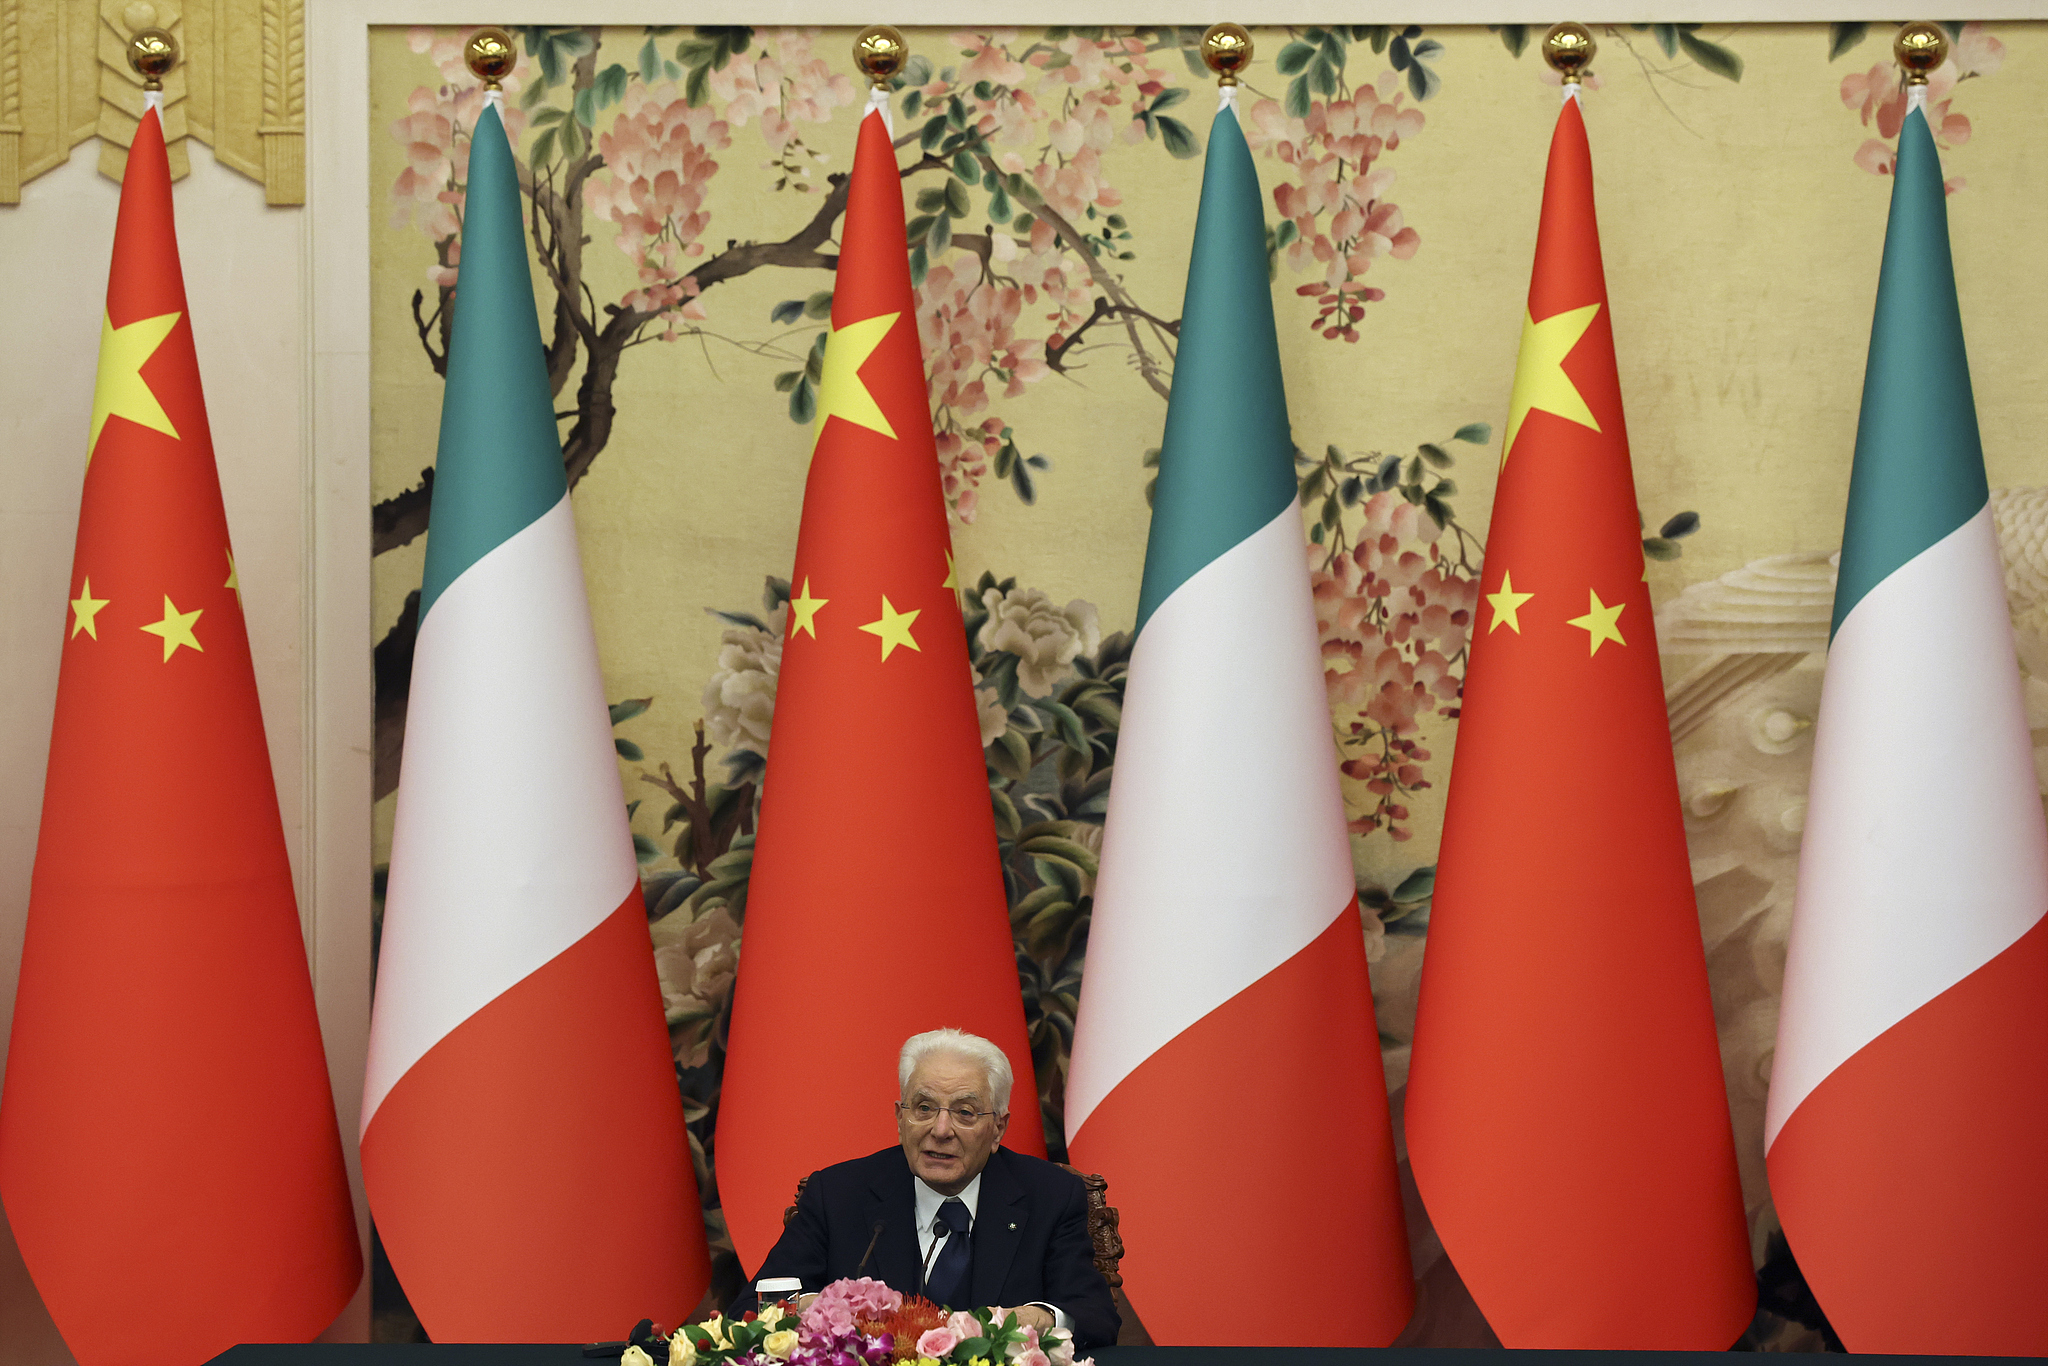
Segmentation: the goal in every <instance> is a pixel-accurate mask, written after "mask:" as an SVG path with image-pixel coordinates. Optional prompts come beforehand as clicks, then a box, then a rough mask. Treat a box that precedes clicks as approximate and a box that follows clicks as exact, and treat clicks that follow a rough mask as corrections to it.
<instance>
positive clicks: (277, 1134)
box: [0, 111, 362, 1366]
mask: <svg viewBox="0 0 2048 1366" xmlns="http://www.w3.org/2000/svg"><path fill="white" fill-rule="evenodd" d="M101 329H102V330H101V333H100V359H99V378H98V382H97V384H96V385H95V387H94V390H93V411H92V432H91V438H90V444H89V446H88V448H87V464H86V471H85V488H84V495H83V499H82V501H81V504H80V507H79V514H78V543H77V550H76V554H75V557H74V559H73V563H72V570H71V607H70V612H69V613H68V616H69V620H68V621H67V622H66V623H65V632H64V634H65V639H64V653H63V661H62V665H61V668H60V672H59V676H58V684H57V714H56V721H55V724H54V726H53V728H52V732H51V736H50V766H49V773H48V777H47V779H46V782H45V785H44V789H43V819H42V831H41V834H40V836H39V838H38V840H37V844H36V862H35V874H34V880H33V883H32V887H31V890H30V893H29V913H28V933H27V937H26V939H25V941H24V943H23V945H22V955H21V979H20V988H19V992H18V994H17V996H16V998H15V1006H14V1029H13V1034H12V1036H11V1038H10V1040H9V1044H8V1051H7V1081H6V1089H5V1092H4V1095H0V1197H4V1199H5V1200H6V1204H7V1217H8V1221H9V1222H10V1223H11V1224H12V1225H13V1228H14V1236H15V1239H16V1240H17V1241H18V1242H19V1244H20V1246H21V1254H22V1258H23V1260H24V1261H26V1263H27V1264H28V1270H29V1274H30V1275H31V1276H32V1277H33V1278H34V1280H35V1284H36V1288H37V1290H39V1291H40V1292H41V1294H42V1297H43V1302H44V1304H45V1305H47V1306H48V1308H49V1311H50V1316H51V1318H52V1319H54V1320H55V1321H56V1324H57V1328H58V1330H59V1331H60V1332H62V1333H63V1335H64V1340H65V1342H66V1344H67V1345H69V1347H70V1348H71V1350H72V1352H73V1354H74V1355H76V1357H77V1358H78V1360H79V1361H80V1362H81V1363H83V1364H84V1366H101V1363H107V1364H108V1366H111V1364H112V1363H116V1362H123V1361H129V1360H133V1359H134V1358H135V1356H136V1355H137V1353H138V1352H139V1353H141V1354H143V1355H146V1356H149V1357H151V1358H153V1359H157V1360H161V1361H163V1362H166V1363H196V1362H202V1361H206V1360H209V1359H210V1358H212V1357H214V1356H216V1355H217V1354H219V1353H221V1352H223V1351H225V1350H227V1349H228V1348H229V1347H232V1346H234V1345H235V1344H236V1343H239V1342H304V1341H307V1340H309V1339H310V1338H312V1337H314V1336H315V1335H316V1334H318V1333H319V1332H320V1331H321V1330H322V1329H324V1328H326V1327H327V1325H328V1324H329V1323H331V1322H332V1321H333V1320H334V1317H335V1316H336V1315H337V1314H338V1313H340V1312H341V1309H342V1306H343V1305H345V1304H346V1303H347V1302H348V1299H349V1297H350V1296H351V1295H352V1294H353V1293H354V1292H355V1288H356V1285H357V1282H358V1281H359V1280H360V1278H361V1271H362V1261H361V1255H360V1251H359V1249H358V1246H357V1242H356V1228H355V1218H354V1215H353V1213H352V1211H351V1208H350V1204H349V1192H348V1181H347V1177H346V1174H345V1172H344V1169H343V1167H342V1154H341V1140H340V1136H339V1133H338V1132H337V1130H336V1128H335V1113H334V1101H333V1097H332V1094H331V1092H330V1090H329V1087H328V1079H327V1064H326V1057H325V1055H324V1053H323V1052H322V1049H321V1044H320V1027H319V1022H318V1020H317V1019H316V1017H315V1015H314V1009H313V988H312V979H311V976H310V974H309V973H308V971H307V967H306V949H305V944H304V942H303V940H302V939H301V937H300V932H299V918H298V913H297V909H296V906H295V904H294V900H293V895H292V873H291V866H290V864H289V863H287V861H286V858H285V843H284V829H283V826H282V824H281V822H280V821H279V819H278V810H277V794H276V790H275V788H274V787H273V785H272V782H271V775H270V753H269V750H268V748H267V746H266V745H265V743H264V737H263V718H262V714H261V712H260V711H259V710H258V707H257V700H256V676H255V671H254V670H253V668H252V667H251V664H250V658H249V641H248V635H247V632H246V630H245V628H244V626H243V621H242V608H241V599H240V587H239V583H238V580H237V578H236V574H235V559H234V552H233V550H232V548H231V547H230V546H229V543H228V527H227V518H226V515H225V513H224V512H223V511H222V508H221V494H220V480H219V476H218V475H217V474H216V472H215V469H214V462H213V443H212V438H211V435H210V434H209V432H208V430H207V424H206V407H205V401H204V399H203V398H202V396H201V393H200V388H199V365H198V360H197V358H196V356H195V355H194V353H193V349H192V324H191V319H190V317H189V315H188V313H187V311H186V306H185V285H184V279H183V275H182V273H181V271H180V269H179V264H178V243H177V236H176V231H175V228H174V225H173V221H172V213H171V177H170V167H169V165H168V163H167V161H166V160H165V156H164V141H163V129H162V126H161V123H160V122H159V115H158V114H157V113H155V112H153V111H152V112H150V113H146V114H145V115H144V116H143V119H142V124H141V127H140V128H139V129H137V131H136V135H135V143H134V146H133V147H132V148H131V149H130V151H129V155H128V169H127V173H126V175H125V177H124V178H123V181H122V186H121V210H120V218H119V222H118V225H117V227H116V229H115V234H114V258H113V267H112V270H111V272H110V278H109V280H108V283H107V308H106V315H105V319H104V321H103V322H102V324H101Z"/></svg>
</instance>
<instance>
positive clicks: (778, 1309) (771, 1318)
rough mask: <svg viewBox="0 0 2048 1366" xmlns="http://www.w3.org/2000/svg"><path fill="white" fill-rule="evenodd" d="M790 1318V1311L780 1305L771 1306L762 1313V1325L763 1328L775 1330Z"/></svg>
mask: <svg viewBox="0 0 2048 1366" xmlns="http://www.w3.org/2000/svg"><path fill="white" fill-rule="evenodd" d="M788 1317H789V1311H788V1310H786V1309H784V1308H783V1307H782V1306H781V1305H779V1304H771V1305H769V1306H768V1307H767V1308H766V1309H763V1310H762V1311H761V1318H760V1323H761V1326H762V1327H763V1328H773V1327H774V1326H775V1325H776V1324H778V1323H780V1322H782V1321H783V1320H784V1319H786V1318H788Z"/></svg>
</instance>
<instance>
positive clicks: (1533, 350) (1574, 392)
mask: <svg viewBox="0 0 2048 1366" xmlns="http://www.w3.org/2000/svg"><path fill="white" fill-rule="evenodd" d="M1599 311H1600V305H1599V304H1587V305H1586V306H1585V307H1584V308H1574V309H1570V310H1568V311H1566V312H1563V313H1553V314H1551V315H1550V316H1549V317H1547V318H1545V319H1544V320H1543V321H1542V322H1537V321H1536V319H1535V317H1534V316H1532V315H1528V314H1524V315H1523V319H1522V349H1521V350H1520V351H1519V352H1517V353H1516V356H1515V391H1514V395H1513V397H1511V398H1510V399H1509V400H1508V433H1507V439H1506V440H1504V441H1502V442H1501V447H1500V459H1501V463H1502V464H1506V463H1507V459H1508V455H1509V454H1510V453H1511V452H1512V451H1513V450H1514V448H1515V437H1516V436H1517V435H1518V434H1519V433H1520V432H1521V430H1522V420H1523V419H1524V418H1526V417H1528V416H1529V410H1530V409H1531V408H1541V409H1542V410H1543V411H1544V412H1546V413H1555V414H1556V415H1557V416H1559V417H1561V418H1564V419H1565V420H1567V421H1569V422H1576V423H1578V424H1579V425H1580V426H1582V427H1591V428H1592V429H1593V430H1594V431H1596V432H1597V431H1599V430H1600V424H1599V422H1597V421H1596V420H1595V419H1594V417H1593V410H1592V409H1591V408H1588V407H1587V406H1586V400H1585V399H1584V398H1582V397H1581V396H1580V394H1579V390H1578V386H1577V385H1575V384H1573V383H1572V381H1571V376H1569V375H1567V374H1565V372H1564V358H1565V357H1566V356H1569V355H1570V354H1571V353H1572V348H1573V347H1575V346H1577V345H1578V344H1579V338H1581V337H1583V336H1585V335H1586V329H1587V328H1589V327H1591V326H1592V325H1593V316H1594V315H1595V314H1596V313H1598V312H1599Z"/></svg>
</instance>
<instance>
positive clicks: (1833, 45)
mask: <svg viewBox="0 0 2048 1366" xmlns="http://www.w3.org/2000/svg"><path fill="white" fill-rule="evenodd" d="M1869 36H1870V25H1868V24H1829V25H1828V60H1829V61H1831V62H1832V61H1833V60H1835V58H1837V57H1839V56H1841V55H1842V54H1843V53H1844V52H1847V51H1848V50H1849V49H1850V48H1852V47H1855V46H1856V45H1857V44H1858V43H1860V42H1862V41H1863V40H1864V39H1865V38H1867V37H1869Z"/></svg>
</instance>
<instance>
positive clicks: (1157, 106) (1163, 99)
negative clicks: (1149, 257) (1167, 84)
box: [1118, 85, 1188, 227]
mask: <svg viewBox="0 0 2048 1366" xmlns="http://www.w3.org/2000/svg"><path fill="white" fill-rule="evenodd" d="M1187 97H1188V92H1187V89H1186V87H1184V86H1178V85H1176V86H1174V87H1173V88H1172V89H1170V90H1162V91H1160V92H1159V93H1158V94H1157V95H1156V96H1154V97H1153V99H1152V106H1151V107H1152V112H1153V113H1155V114H1157V113H1159V112H1160V111H1161V110H1163V109H1171V108H1173V107H1174V106H1175V105H1176V104H1179V103H1181V102H1182V101H1183V100H1185V99H1187ZM1118 226H1119V227H1121V226H1122V224H1118Z"/></svg>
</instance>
